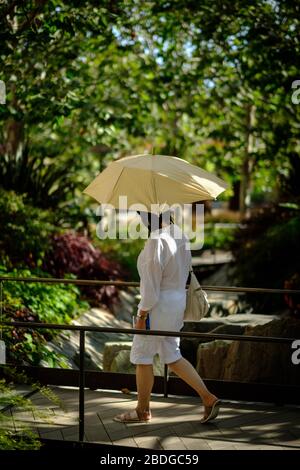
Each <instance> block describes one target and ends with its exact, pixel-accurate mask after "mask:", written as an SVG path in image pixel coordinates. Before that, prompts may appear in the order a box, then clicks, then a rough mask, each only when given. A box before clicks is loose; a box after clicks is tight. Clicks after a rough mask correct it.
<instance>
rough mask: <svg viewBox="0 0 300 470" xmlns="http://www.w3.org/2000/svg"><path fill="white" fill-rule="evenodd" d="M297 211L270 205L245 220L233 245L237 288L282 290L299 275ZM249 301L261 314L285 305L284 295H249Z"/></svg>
mask: <svg viewBox="0 0 300 470" xmlns="http://www.w3.org/2000/svg"><path fill="white" fill-rule="evenodd" d="M297 212H298V211H297V210H296V211H295V210H293V209H288V208H281V207H279V206H270V207H268V208H266V209H264V210H261V211H260V212H259V213H258V214H257V215H256V216H253V217H252V218H251V219H249V220H247V221H245V228H243V229H240V230H239V231H237V232H236V237H235V239H234V242H233V244H232V248H233V253H234V255H235V259H236V264H235V272H234V277H235V278H237V279H238V281H239V284H240V285H246V286H253V287H257V286H259V287H266V288H275V289H276V288H279V289H283V288H284V286H285V281H287V280H288V279H289V278H290V277H291V276H292V275H293V274H295V273H299V266H300V252H299V239H300V217H299V214H298V213H297ZM247 298H248V300H249V302H250V303H251V304H252V305H254V306H255V308H256V310H257V311H258V310H259V311H260V312H261V313H268V312H271V310H272V309H274V310H276V309H280V308H281V309H282V308H284V307H286V306H285V304H284V296H275V295H273V296H271V295H267V294H256V295H255V294H251V295H250V294H249V295H248V297H247Z"/></svg>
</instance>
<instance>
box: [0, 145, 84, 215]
mask: <svg viewBox="0 0 300 470" xmlns="http://www.w3.org/2000/svg"><path fill="white" fill-rule="evenodd" d="M0 181H1V184H2V186H3V188H4V189H6V190H13V191H15V192H16V193H18V194H25V195H26V198H27V199H28V201H29V203H31V204H32V205H34V206H36V207H41V208H44V209H45V208H49V207H51V208H57V207H58V205H60V204H61V203H62V202H64V201H66V200H67V199H68V196H72V194H73V192H74V187H75V181H74V174H73V171H72V170H71V168H70V165H69V163H68V162H62V161H60V162H59V161H58V160H53V159H52V160H51V159H49V157H48V156H43V155H42V156H40V155H32V154H30V151H29V147H28V145H25V147H24V148H23V147H22V148H21V149H20V151H19V152H18V153H16V154H15V155H14V154H13V155H10V154H8V153H6V154H4V155H2V157H1V159H0Z"/></svg>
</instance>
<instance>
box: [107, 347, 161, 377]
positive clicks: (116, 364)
mask: <svg viewBox="0 0 300 470" xmlns="http://www.w3.org/2000/svg"><path fill="white" fill-rule="evenodd" d="M131 346H132V342H118V343H117V342H114V343H113V342H109V343H106V344H105V347H104V352H103V370H104V371H107V372H121V373H125V374H126V373H127V374H135V365H134V364H132V363H131V362H130V349H131ZM153 372H154V375H161V376H162V375H164V367H163V365H162V364H161V362H160V360H159V356H158V355H157V354H156V355H155V356H154V362H153Z"/></svg>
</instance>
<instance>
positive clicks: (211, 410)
mask: <svg viewBox="0 0 300 470" xmlns="http://www.w3.org/2000/svg"><path fill="white" fill-rule="evenodd" d="M220 405H221V402H220V400H216V401H215V402H214V404H213V405H212V406H205V409H206V410H208V414H207V416H205V417H204V418H202V419H201V421H200V423H202V424H204V423H208V421H211V420H212V419H215V418H216V417H217V416H218V414H219V411H220Z"/></svg>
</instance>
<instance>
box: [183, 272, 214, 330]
mask: <svg viewBox="0 0 300 470" xmlns="http://www.w3.org/2000/svg"><path fill="white" fill-rule="evenodd" d="M190 274H191V279H190V285H189V287H188V289H187V294H186V307H185V311H184V317H183V321H184V322H188V321H189V322H198V321H200V320H201V318H203V317H205V315H206V314H207V312H208V310H209V307H210V305H209V302H208V298H207V294H206V292H205V291H204V290H203V289H202V288H201V286H200V284H199V282H198V279H197V278H196V276H195V274H194V271H193V268H192V265H191V267H190Z"/></svg>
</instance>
